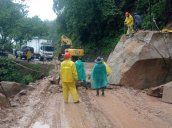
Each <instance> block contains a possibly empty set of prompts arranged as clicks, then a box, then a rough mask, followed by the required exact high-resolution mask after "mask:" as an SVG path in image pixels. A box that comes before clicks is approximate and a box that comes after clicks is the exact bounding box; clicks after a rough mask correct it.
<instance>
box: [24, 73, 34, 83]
mask: <svg viewBox="0 0 172 128" xmlns="http://www.w3.org/2000/svg"><path fill="white" fill-rule="evenodd" d="M21 82H22V83H25V84H29V83H30V82H33V77H32V76H31V75H30V74H29V75H26V76H24V77H23V79H22V81H21Z"/></svg>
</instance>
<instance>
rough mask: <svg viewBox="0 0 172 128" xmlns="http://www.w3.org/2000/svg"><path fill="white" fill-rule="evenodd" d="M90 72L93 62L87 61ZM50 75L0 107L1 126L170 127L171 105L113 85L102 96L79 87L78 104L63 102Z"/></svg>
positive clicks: (5, 127)
mask: <svg viewBox="0 0 172 128" xmlns="http://www.w3.org/2000/svg"><path fill="white" fill-rule="evenodd" d="M86 66H87V69H88V70H87V73H88V74H90V71H91V68H92V64H91V63H87V65H86ZM49 79H50V78H44V79H42V80H39V81H37V82H36V83H35V89H34V90H32V91H28V92H27V95H24V96H21V97H19V98H18V99H16V102H18V105H17V107H12V108H9V109H0V112H1V113H0V128H172V106H171V104H167V103H163V102H161V101H160V100H161V99H158V98H154V97H150V96H147V95H146V94H145V93H144V92H141V91H138V90H134V89H131V88H125V87H118V86H112V87H111V88H110V89H107V90H106V91H105V96H101V95H100V96H96V92H95V90H90V89H89V90H86V89H85V88H83V87H79V88H78V93H79V99H80V101H81V102H80V103H79V104H74V103H73V101H72V98H71V97H70V99H69V103H68V104H65V103H64V102H63V97H62V91H61V87H60V85H56V84H50V82H49Z"/></svg>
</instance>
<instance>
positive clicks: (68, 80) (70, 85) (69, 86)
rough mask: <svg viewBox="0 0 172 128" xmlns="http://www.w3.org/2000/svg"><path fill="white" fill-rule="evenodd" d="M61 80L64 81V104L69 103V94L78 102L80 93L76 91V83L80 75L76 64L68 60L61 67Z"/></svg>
mask: <svg viewBox="0 0 172 128" xmlns="http://www.w3.org/2000/svg"><path fill="white" fill-rule="evenodd" d="M60 78H61V81H62V88H63V97H64V102H65V103H67V102H68V97H69V92H70V93H71V95H72V98H73V101H74V102H77V101H78V93H77V91H76V85H75V81H77V80H78V75H77V71H76V67H75V63H74V62H73V61H71V60H70V59H66V60H64V61H63V62H62V63H61V66H60Z"/></svg>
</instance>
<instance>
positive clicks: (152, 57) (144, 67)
mask: <svg viewBox="0 0 172 128" xmlns="http://www.w3.org/2000/svg"><path fill="white" fill-rule="evenodd" d="M170 55H172V34H171V33H160V32H156V31H138V32H137V33H135V34H134V36H133V37H132V38H128V39H127V37H126V36H125V35H124V36H122V37H121V39H120V41H119V42H118V44H117V45H116V47H115V49H114V51H113V52H111V54H110V56H109V58H108V61H107V63H108V64H109V65H110V67H111V68H112V74H111V75H110V76H109V77H108V81H109V84H115V85H125V86H131V87H134V88H137V89H145V88H150V87H155V86H158V85H162V84H164V83H167V82H169V81H171V80H172V75H171V74H170V73H169V69H170V68H171V69H172V65H171V60H169V57H170Z"/></svg>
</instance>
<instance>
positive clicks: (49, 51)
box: [39, 43, 54, 60]
mask: <svg viewBox="0 0 172 128" xmlns="http://www.w3.org/2000/svg"><path fill="white" fill-rule="evenodd" d="M53 52H54V47H53V46H52V45H50V44H48V43H41V46H40V51H39V54H40V57H39V59H40V60H44V59H47V60H52V59H53Z"/></svg>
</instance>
